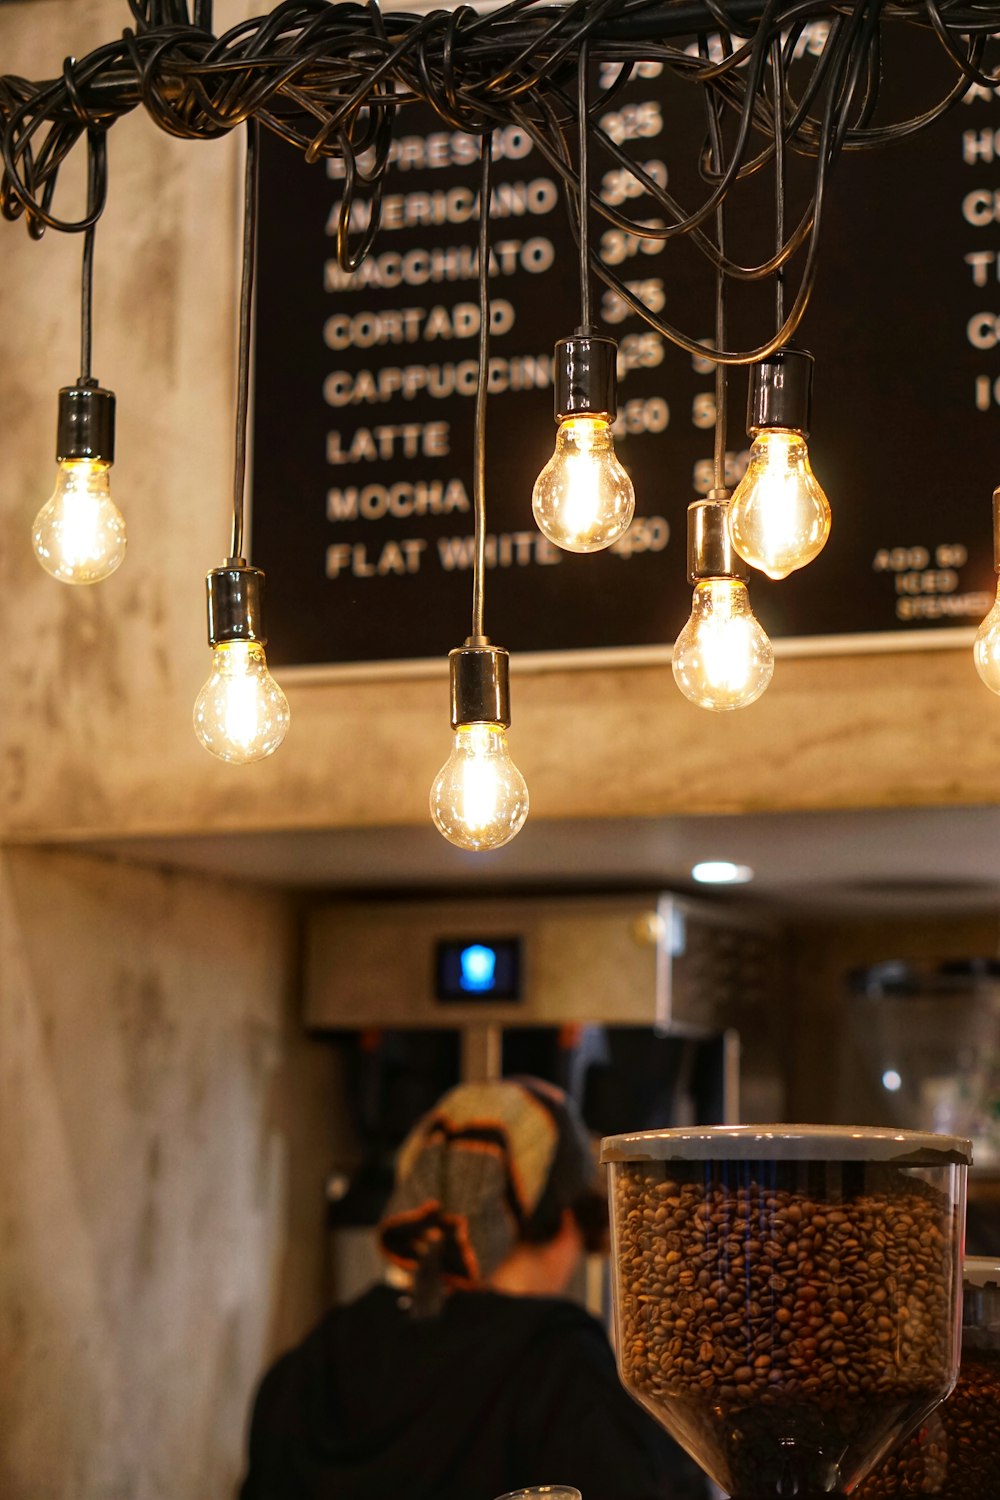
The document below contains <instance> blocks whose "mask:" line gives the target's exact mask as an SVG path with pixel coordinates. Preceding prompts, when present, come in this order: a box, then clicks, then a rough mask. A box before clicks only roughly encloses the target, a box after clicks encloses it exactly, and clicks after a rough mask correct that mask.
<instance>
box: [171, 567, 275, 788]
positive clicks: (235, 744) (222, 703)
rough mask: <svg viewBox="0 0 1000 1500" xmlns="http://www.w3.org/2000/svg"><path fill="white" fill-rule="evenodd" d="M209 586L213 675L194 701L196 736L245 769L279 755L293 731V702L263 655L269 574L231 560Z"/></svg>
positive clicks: (214, 572) (214, 574) (214, 571)
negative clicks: (264, 604) (290, 725)
mask: <svg viewBox="0 0 1000 1500" xmlns="http://www.w3.org/2000/svg"><path fill="white" fill-rule="evenodd" d="M207 583H208V641H209V645H210V646H211V647H212V671H211V675H210V676H209V679H208V681H207V682H206V683H205V685H204V687H203V688H202V690H201V692H200V693H199V694H198V697H197V698H196V699H195V705H194V731H195V734H196V735H197V736H198V738H199V740H200V741H201V743H202V744H203V745H204V747H205V749H206V750H210V751H211V753H212V754H213V755H217V756H218V757H219V759H220V760H225V761H229V762H231V763H233V764H236V765H245V764H247V763H248V762H249V761H252V760H263V759H264V757H265V756H267V755H271V754H272V753H273V752H274V751H275V750H277V748H278V746H279V745H280V744H281V742H282V740H283V739H284V738H285V732H286V730H287V729H288V718H289V715H288V700H287V698H286V697H285V695H284V693H283V692H282V690H281V688H280V687H279V685H278V684H277V683H276V682H275V680H274V678H273V677H272V676H271V674H270V672H269V671H268V670H267V658H266V656H265V655H264V645H265V637H264V635H263V624H262V615H261V596H262V593H263V586H264V574H263V573H262V572H261V570H260V569H259V568H250V567H248V566H247V565H246V563H245V562H244V561H243V559H242V558H231V559H230V560H229V562H228V563H227V564H226V566H225V567H222V568H213V569H212V571H211V572H210V573H209V574H208V578H207Z"/></svg>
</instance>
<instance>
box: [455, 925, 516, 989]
mask: <svg viewBox="0 0 1000 1500" xmlns="http://www.w3.org/2000/svg"><path fill="white" fill-rule="evenodd" d="M436 994H437V998H438V999H439V1000H446V1001H447V1000H520V998H521V940H520V938H446V939H444V940H442V941H441V942H439V943H438V945H437V987H436Z"/></svg>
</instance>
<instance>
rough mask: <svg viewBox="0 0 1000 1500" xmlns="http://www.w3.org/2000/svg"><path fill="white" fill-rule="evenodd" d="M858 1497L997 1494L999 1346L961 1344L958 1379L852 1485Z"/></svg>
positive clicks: (972, 1498)
mask: <svg viewBox="0 0 1000 1500" xmlns="http://www.w3.org/2000/svg"><path fill="white" fill-rule="evenodd" d="M857 1493H858V1500H890V1497H891V1500H910V1497H913V1500H916V1497H918V1496H923V1495H938V1496H940V1497H941V1500H996V1497H997V1496H998V1495H1000V1350H997V1351H994V1350H990V1349H972V1350H970V1349H967V1350H966V1351H965V1352H964V1353H963V1356H962V1368H961V1371H960V1372H959V1377H958V1384H957V1385H956V1387H955V1389H954V1391H953V1392H952V1394H951V1395H950V1396H949V1397H948V1399H947V1400H946V1401H944V1402H942V1404H941V1405H940V1406H939V1407H938V1408H937V1410H936V1411H934V1412H932V1413H931V1415H930V1417H929V1418H928V1419H927V1421H926V1422H925V1424H924V1425H923V1426H922V1427H921V1428H920V1429H919V1430H918V1431H917V1432H916V1433H914V1435H913V1436H912V1437H911V1438H909V1439H908V1440H907V1442H905V1443H904V1444H903V1446H902V1447H901V1448H899V1449H897V1451H896V1452H895V1453H893V1454H891V1455H890V1456H889V1458H887V1459H885V1460H884V1461H883V1463H882V1464H880V1465H879V1467H878V1468H877V1469H876V1470H875V1471H874V1472H873V1473H871V1474H869V1476H868V1478H867V1479H866V1480H865V1481H864V1483H863V1484H862V1485H860V1487H859V1488H858V1492H857Z"/></svg>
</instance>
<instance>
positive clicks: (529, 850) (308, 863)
mask: <svg viewBox="0 0 1000 1500" xmlns="http://www.w3.org/2000/svg"><path fill="white" fill-rule="evenodd" d="M88 848H90V849H92V850H94V852H98V853H102V854H106V855H109V856H112V857H114V858H116V859H124V860H128V861H131V862H138V863H142V864H155V865H163V866H168V867H172V868H177V869H184V870H195V871H200V872H203V873H207V874H212V875H218V876H222V877H225V878H229V879H234V880H240V881H252V882H255V883H263V884H266V885H269V886H275V887H280V888H289V889H306V890H328V891H331V892H336V891H345V890H351V891H390V890H391V891H395V892H403V891H413V892H421V891H426V892H428V893H429V892H432V891H433V892H439V891H458V890H460V891H463V892H467V891H469V890H470V889H471V890H477V891H481V892H482V893H483V894H484V895H485V894H488V893H490V892H494V891H506V890H511V889H533V888H534V889H537V888H541V887H545V888H548V889H552V888H562V889H574V888H576V889H583V888H585V889H603V890H609V889H615V888H618V889H622V888H629V887H631V888H638V887H643V888H646V889H649V888H654V889H661V890H676V891H688V890H692V889H695V887H694V884H693V882H692V881H691V879H690V869H691V866H692V865H693V864H694V863H695V862H696V861H698V860H704V859H726V860H732V861H733V862H734V863H737V864H746V865H750V866H751V867H752V868H753V870H754V871H755V878H754V880H753V882H752V884H750V885H748V886H742V887H740V888H739V895H740V899H741V900H743V901H746V900H752V901H754V902H755V903H759V904H764V905H766V906H767V907H768V908H770V909H772V910H774V911H776V912H778V913H784V912H787V913H789V914H799V913H810V914H812V915H815V916H822V915H824V914H826V913H829V914H835V913H852V914H855V915H863V914H866V913H869V914H872V915H875V914H889V913H899V914H904V913H915V912H927V913H930V912H937V913H951V912H960V911H964V912H971V911H982V910H987V909H990V908H992V907H1000V808H998V807H960V808H916V809H915V808H892V809H877V810H870V811H845V812H809V813H769V814H746V815H743V816H739V817H690V818H684V817H670V818H655V819H654V818H650V819H617V820H591V821H586V822H543V821H541V820H537V819H536V820H535V821H532V820H531V819H529V821H528V823H527V824H526V825H525V827H524V829H523V831H522V832H521V833H520V834H519V836H518V837H517V838H516V839H515V840H514V841H513V843H511V844H510V845H508V846H507V847H506V848H504V849H499V850H497V851H495V852H494V853H491V854H478V855H477V854H470V853H465V852H463V851H460V850H457V849H454V848H452V847H451V845H449V844H447V843H446V842H445V841H444V840H443V839H442V838H441V837H440V836H439V835H438V834H437V833H436V832H435V831H434V829H433V828H432V827H431V826H430V825H429V824H428V825H427V826H426V827H419V828H386V829H340V830H320V831H297V832H295V831H293V832H265V833H228V834H214V835H205V836H199V837H179V838H134V839H127V840H116V841H114V842H107V843H98V844H92V845H88ZM700 889H701V890H703V891H704V889H705V888H704V887H701V888H700ZM729 894H731V892H729Z"/></svg>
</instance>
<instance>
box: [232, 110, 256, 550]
mask: <svg viewBox="0 0 1000 1500" xmlns="http://www.w3.org/2000/svg"><path fill="white" fill-rule="evenodd" d="M259 136H260V132H259V129H258V125H257V121H256V120H248V121H247V122H246V158H245V162H244V168H243V263H242V267H241V271H240V344H239V355H238V358H237V365H236V440H235V443H234V450H235V462H234V466H233V538H232V546H231V548H230V552H229V556H230V560H231V561H232V562H240V563H242V562H243V561H244V558H243V529H244V528H243V518H244V510H245V505H244V497H245V494H246V471H247V420H248V413H249V409H250V334H251V329H252V327H253V293H254V281H255V279H256V278H255V271H256V263H257V205H258V199H259V194H258V191H257V184H258V180H259V179H258V170H257V160H258V147H259V144H260V139H259Z"/></svg>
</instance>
